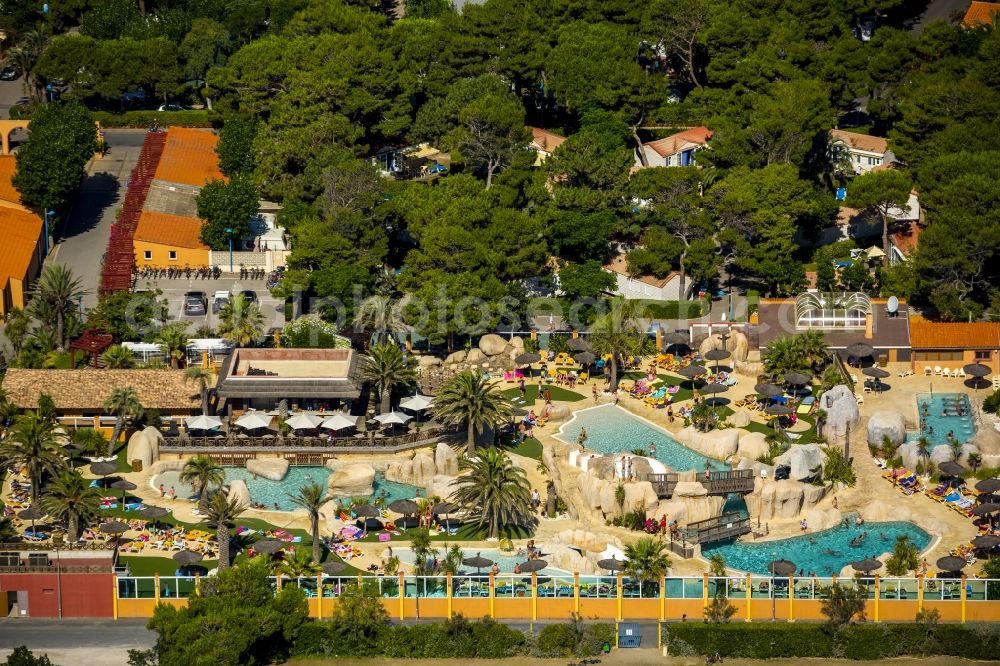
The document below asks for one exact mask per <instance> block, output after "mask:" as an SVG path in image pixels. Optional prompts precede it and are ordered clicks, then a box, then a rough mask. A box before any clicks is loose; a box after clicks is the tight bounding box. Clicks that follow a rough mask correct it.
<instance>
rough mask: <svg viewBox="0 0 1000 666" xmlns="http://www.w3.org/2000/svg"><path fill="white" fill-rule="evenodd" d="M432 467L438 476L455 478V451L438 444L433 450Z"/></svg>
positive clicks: (456, 463)
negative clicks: (444, 475)
mask: <svg viewBox="0 0 1000 666" xmlns="http://www.w3.org/2000/svg"><path fill="white" fill-rule="evenodd" d="M434 467H435V468H436V469H435V471H436V472H437V473H438V474H446V475H449V476H455V475H456V474H458V455H457V454H456V453H455V449H453V448H451V447H450V446H448V445H447V444H445V443H444V442H440V443H439V444H438V445H437V448H435V449H434Z"/></svg>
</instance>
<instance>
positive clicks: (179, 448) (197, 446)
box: [160, 428, 463, 459]
mask: <svg viewBox="0 0 1000 666" xmlns="http://www.w3.org/2000/svg"><path fill="white" fill-rule="evenodd" d="M462 435H463V433H461V432H459V430H457V429H454V428H426V429H423V430H420V431H419V432H408V433H404V434H402V435H393V436H389V437H376V436H374V433H372V434H371V435H368V436H365V437H332V438H328V437H299V436H293V435H286V436H285V437H276V436H267V437H242V436H241V437H166V438H165V441H164V443H163V445H161V446H160V450H161V451H164V452H167V453H185V452H191V451H197V452H199V453H209V452H212V451H215V452H218V453H219V454H222V455H228V456H232V457H234V458H243V459H246V458H254V457H256V456H254V455H250V454H252V453H257V452H269V453H275V452H286V453H302V454H310V453H313V454H320V453H322V452H324V451H329V452H336V451H340V452H351V451H370V450H372V449H378V450H383V451H385V450H389V451H392V450H400V449H407V448H415V447H417V446H427V445H430V444H435V443H437V442H445V441H447V442H450V441H453V440H455V439H457V438H459V437H461V436H462Z"/></svg>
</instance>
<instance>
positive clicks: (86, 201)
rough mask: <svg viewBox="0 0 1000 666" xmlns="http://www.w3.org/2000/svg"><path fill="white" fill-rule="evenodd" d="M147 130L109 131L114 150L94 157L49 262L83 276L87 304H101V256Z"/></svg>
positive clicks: (87, 306) (109, 139) (108, 136)
mask: <svg viewBox="0 0 1000 666" xmlns="http://www.w3.org/2000/svg"><path fill="white" fill-rule="evenodd" d="M145 136H146V133H145V131H143V130H108V132H107V139H108V145H110V146H111V150H110V152H109V153H108V154H107V155H105V156H104V157H103V158H102V159H94V160H91V162H90V164H88V165H87V176H86V178H85V179H84V181H83V186H82V187H81V188H80V194H79V195H77V198H76V202H75V203H74V204H73V207H72V209H71V210H70V212H69V217H68V219H67V220H66V222H65V223H64V224H63V226H62V228H61V232H60V235H59V238H58V239H57V240H56V245H55V248H54V249H53V252H52V254H50V255H49V257H48V259H47V260H46V263H57V264H64V265H66V266H68V267H69V268H71V269H72V270H73V273H74V274H75V275H77V276H78V277H80V278H81V281H82V282H83V285H84V287H85V288H86V289H87V295H86V296H84V299H83V306H84V307H85V308H90V307H93V306H95V305H96V304H97V291H98V287H99V286H100V275H101V257H103V256H104V252H105V250H106V249H107V245H108V235H109V233H110V229H111V223H112V222H113V221H114V219H115V215H116V213H117V210H118V208H119V207H120V205H121V202H122V200H123V199H124V197H125V182H126V181H127V180H128V177H129V174H131V173H132V169H133V168H135V164H136V162H137V160H138V159H139V151H140V149H141V147H142V142H143V139H144V138H145Z"/></svg>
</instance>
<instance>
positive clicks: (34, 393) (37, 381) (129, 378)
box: [3, 368, 201, 416]
mask: <svg viewBox="0 0 1000 666" xmlns="http://www.w3.org/2000/svg"><path fill="white" fill-rule="evenodd" d="M123 387H130V388H133V389H135V391H136V393H138V395H139V402H140V403H142V406H143V407H145V408H146V409H158V410H160V411H161V412H163V413H164V414H165V415H166V414H193V413H196V412H197V411H199V410H200V408H201V401H200V397H199V394H198V389H197V387H195V386H194V385H192V384H191V383H189V382H186V381H185V380H184V372H182V371H180V370H145V369H134V370H90V369H88V370H27V369H22V368H10V369H8V370H7V374H6V375H5V376H4V379H3V390H4V391H5V392H6V393H7V398H8V400H10V402H11V403H12V404H14V405H15V406H17V407H18V408H20V409H34V408H36V407H37V406H38V397H39V396H40V395H41V394H42V393H45V394H47V395H49V397H51V398H52V402H54V403H55V406H56V410H57V411H58V412H59V414H60V415H84V416H94V415H101V414H104V413H105V409H104V401H105V400H107V399H108V396H110V395H111V392H112V391H113V390H114V389H116V388H123Z"/></svg>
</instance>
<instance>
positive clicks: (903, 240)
mask: <svg viewBox="0 0 1000 666" xmlns="http://www.w3.org/2000/svg"><path fill="white" fill-rule="evenodd" d="M921 231H922V229H921V227H920V224H918V223H917V221H916V220H906V221H903V222H897V223H895V224H893V225H892V229H891V231H890V233H889V263H890V264H898V263H900V262H902V261H909V260H910V257H911V256H912V255H913V251H914V250H916V249H917V244H918V243H919V242H920V232H921Z"/></svg>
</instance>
